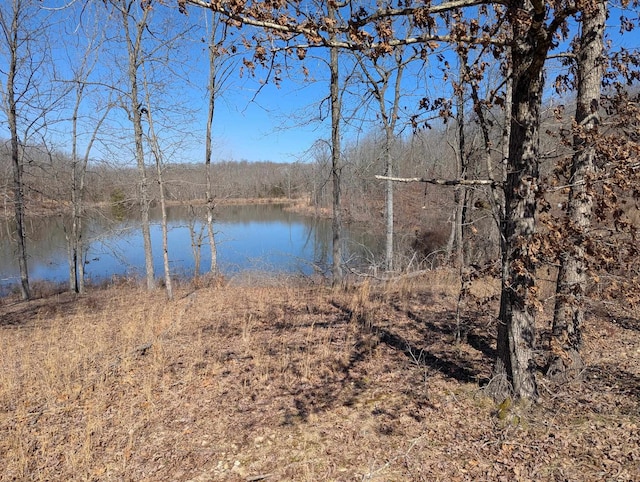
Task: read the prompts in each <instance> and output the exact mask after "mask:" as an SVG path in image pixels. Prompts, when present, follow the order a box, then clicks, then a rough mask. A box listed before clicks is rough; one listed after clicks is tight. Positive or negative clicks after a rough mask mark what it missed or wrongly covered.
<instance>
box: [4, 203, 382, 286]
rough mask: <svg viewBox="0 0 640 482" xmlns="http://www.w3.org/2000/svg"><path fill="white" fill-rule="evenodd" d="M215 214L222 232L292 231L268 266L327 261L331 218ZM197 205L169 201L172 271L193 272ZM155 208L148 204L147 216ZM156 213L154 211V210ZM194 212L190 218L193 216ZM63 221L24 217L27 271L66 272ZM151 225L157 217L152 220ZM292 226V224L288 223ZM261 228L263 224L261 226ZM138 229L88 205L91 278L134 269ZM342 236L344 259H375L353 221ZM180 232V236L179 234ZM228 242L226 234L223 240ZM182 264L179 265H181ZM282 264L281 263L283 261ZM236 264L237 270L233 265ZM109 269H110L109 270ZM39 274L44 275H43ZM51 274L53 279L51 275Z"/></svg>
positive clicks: (8, 248) (11, 265) (320, 266)
mask: <svg viewBox="0 0 640 482" xmlns="http://www.w3.org/2000/svg"><path fill="white" fill-rule="evenodd" d="M216 211H217V214H218V216H217V218H216V220H215V222H214V224H217V226H218V229H220V230H222V231H224V230H225V226H227V227H228V226H230V225H248V224H260V225H263V226H264V225H269V224H273V229H274V230H276V231H274V235H276V234H275V233H276V232H277V230H278V229H283V228H284V229H287V227H288V229H289V230H290V231H291V233H293V232H294V231H295V232H296V234H295V236H294V237H296V239H294V240H293V245H294V252H292V253H288V252H284V251H281V252H279V253H273V254H274V260H277V261H272V262H271V264H272V265H271V266H269V261H268V260H264V263H258V260H254V261H255V262H256V263H257V264H256V266H259V265H263V266H264V267H265V268H266V269H268V270H281V269H285V270H289V269H291V270H293V271H295V270H302V271H303V272H305V273H313V272H322V273H325V272H327V271H328V269H329V268H330V265H331V240H332V236H331V222H330V220H328V219H324V218H312V217H305V216H302V215H299V214H296V213H291V212H288V211H285V210H283V209H282V205H231V206H220V207H219V208H218V209H217V210H216ZM199 213H200V211H199V210H198V208H196V209H195V210H194V212H191V209H190V207H189V206H173V207H170V208H169V210H168V218H169V224H170V226H171V229H172V230H173V231H174V233H175V234H176V235H178V234H179V233H180V232H181V230H182V229H184V230H185V233H186V235H185V236H183V237H181V241H179V242H177V243H182V244H180V245H174V246H171V245H170V247H169V249H170V251H171V252H173V253H174V255H177V256H179V257H180V259H176V260H175V269H176V272H179V273H181V274H184V275H185V276H191V275H192V274H193V271H192V268H193V264H194V263H193V260H192V259H191V258H192V256H193V252H192V249H190V248H191V247H190V246H189V243H190V242H192V240H191V238H190V236H189V235H188V232H189V230H193V231H194V232H195V233H196V234H197V233H198V232H199V229H200V227H201V226H202V225H203V224H204V223H205V222H206V219H205V217H204V211H202V214H203V215H202V216H199ZM155 214H156V210H155V209H152V211H151V215H152V220H153V219H154V215H155ZM157 214H158V215H159V214H160V213H159V210H157ZM194 216H195V219H194ZM64 221H65V219H64V218H63V217H62V216H51V217H41V218H33V219H29V220H28V222H27V226H26V227H27V240H28V243H29V252H30V260H31V264H30V267H29V268H30V271H32V272H36V270H37V272H38V273H39V275H40V276H43V275H42V273H47V272H51V273H52V274H51V275H49V276H53V277H56V276H57V275H56V274H55V272H54V270H53V269H54V268H55V267H58V271H61V272H62V278H61V281H64V280H65V279H66V278H65V276H68V273H67V272H66V271H62V268H60V267H64V268H65V269H66V263H67V247H66V238H65V232H64ZM10 223H11V221H5V223H3V224H4V225H3V226H2V229H0V278H7V277H12V276H16V275H17V273H18V266H17V262H16V257H15V253H14V249H13V247H12V245H11V239H10V233H11V232H12V230H11V226H10ZM152 224H153V225H154V227H153V229H155V227H157V226H155V225H157V224H158V222H154V221H152ZM294 226H297V228H294ZM264 229H266V230H267V232H268V231H269V230H270V227H269V226H264ZM139 234H140V221H139V213H137V212H135V211H133V212H128V213H127V215H126V216H125V217H124V218H123V219H114V218H113V216H112V212H111V210H110V209H105V210H101V211H100V210H92V211H91V212H90V213H89V214H88V216H87V218H86V220H85V222H84V223H83V239H84V242H85V246H87V247H88V255H87V259H86V260H84V261H86V262H88V266H87V274H88V276H89V277H92V278H93V279H94V280H97V279H99V278H100V277H109V276H111V274H114V273H115V274H127V273H136V272H138V269H137V268H136V266H134V264H135V263H137V261H134V260H133V258H132V256H133V255H132V252H133V251H135V250H137V249H138V246H137V243H138V241H139ZM345 234H347V237H346V239H345V241H344V243H345V244H344V248H345V250H344V252H345V256H346V257H347V261H349V262H350V263H352V264H357V265H361V264H362V263H363V262H364V261H370V260H372V259H379V255H380V251H379V249H378V247H379V245H380V243H379V242H378V241H375V239H377V238H376V237H375V236H373V234H372V233H368V232H366V231H365V230H358V229H357V227H355V226H350V227H348V229H347V232H346V233H345ZM180 236H182V235H180ZM229 242H231V243H232V242H233V240H232V239H228V240H226V241H224V242H223V245H224V244H225V243H229ZM202 255H203V256H202V259H201V260H200V261H201V263H206V262H207V259H206V253H205V252H203V253H202ZM252 255H253V253H248V254H247V258H251V257H252ZM107 258H109V259H111V260H112V261H111V266H107V263H108V262H107ZM234 262H235V260H230V261H227V262H226V264H229V263H231V264H233V263H234ZM182 264H185V266H184V267H182ZM285 265H286V266H285ZM238 268H239V269H242V268H241V267H240V266H238ZM111 270H112V271H111ZM45 276H47V275H46V274H45ZM56 279H57V278H56Z"/></svg>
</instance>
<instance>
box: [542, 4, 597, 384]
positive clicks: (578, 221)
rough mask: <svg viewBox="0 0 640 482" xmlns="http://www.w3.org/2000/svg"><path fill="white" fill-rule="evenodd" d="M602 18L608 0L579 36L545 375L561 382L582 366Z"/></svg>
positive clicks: (589, 13)
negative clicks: (562, 241) (564, 245)
mask: <svg viewBox="0 0 640 482" xmlns="http://www.w3.org/2000/svg"><path fill="white" fill-rule="evenodd" d="M606 18H607V8H606V2H603V1H598V2H596V3H595V5H593V6H592V8H590V9H588V10H586V11H583V12H582V35H581V39H580V46H579V48H578V52H577V54H578V55H577V63H578V65H577V80H578V92H577V105H576V115H575V121H576V124H577V126H578V129H580V132H578V134H577V135H576V136H575V137H574V140H573V145H574V149H575V153H574V156H573V164H572V166H571V179H570V180H569V184H570V186H571V187H570V190H569V201H568V205H567V224H568V226H569V229H570V231H569V239H570V242H569V243H568V250H567V251H565V252H563V253H561V255H560V268H559V272H558V281H557V286H556V303H555V309H554V316H553V328H552V336H551V347H550V351H551V360H550V366H549V370H548V375H550V376H551V377H553V378H556V379H562V380H570V379H574V378H576V377H579V376H580V374H581V372H582V369H583V368H584V364H583V362H582V358H581V357H580V346H581V326H582V323H583V321H584V293H585V288H586V283H587V272H586V271H587V268H586V263H585V248H584V243H583V241H584V238H585V236H586V235H588V230H589V228H590V226H591V211H592V204H593V202H592V196H591V193H590V192H589V176H590V175H591V173H592V172H593V165H594V163H593V160H594V157H595V148H594V146H593V145H592V143H591V142H590V140H589V138H588V136H589V132H590V131H593V130H594V129H596V128H597V125H598V122H599V116H598V106H599V105H600V89H601V85H602V75H603V66H602V55H603V52H604V26H605V21H606Z"/></svg>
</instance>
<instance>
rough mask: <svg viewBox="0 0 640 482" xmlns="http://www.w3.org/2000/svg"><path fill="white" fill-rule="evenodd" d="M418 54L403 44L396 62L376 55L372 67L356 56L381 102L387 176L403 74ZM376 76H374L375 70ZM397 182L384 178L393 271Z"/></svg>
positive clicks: (387, 257)
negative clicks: (388, 95)
mask: <svg viewBox="0 0 640 482" xmlns="http://www.w3.org/2000/svg"><path fill="white" fill-rule="evenodd" d="M416 57H417V54H415V53H414V54H413V55H409V56H408V57H406V56H405V48H404V47H403V46H401V47H398V48H396V49H395V50H394V51H393V62H392V63H390V65H385V62H384V60H385V59H384V58H380V57H373V59H370V60H371V65H372V69H369V68H368V66H367V65H366V61H367V57H365V56H363V55H360V54H359V53H358V52H356V58H357V60H358V64H359V66H360V69H361V70H362V72H363V74H364V75H365V78H366V79H367V82H368V85H369V89H370V91H371V92H372V94H373V97H374V98H375V100H376V101H377V103H378V109H379V114H380V122H381V124H382V128H383V131H384V140H383V148H382V157H383V159H384V169H385V176H387V177H393V176H394V175H395V166H394V164H395V163H394V158H393V146H394V144H395V143H396V141H397V137H398V134H399V132H398V119H399V118H400V99H401V96H402V94H404V93H406V89H405V88H403V83H402V81H403V74H404V72H405V70H406V68H407V66H408V64H409V63H410V62H412V61H413V60H415V59H416ZM372 70H373V71H375V74H376V75H377V78H376V77H374V73H373V72H372ZM392 81H393V84H392V85H393V90H392V92H391V98H390V99H389V98H387V92H388V90H389V87H390V85H391V82H392ZM393 186H394V182H393V181H391V180H387V181H385V267H386V269H387V271H392V270H393V257H394V249H393V234H394V214H393V208H394V201H393V190H394V188H393Z"/></svg>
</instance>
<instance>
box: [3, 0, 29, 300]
mask: <svg viewBox="0 0 640 482" xmlns="http://www.w3.org/2000/svg"><path fill="white" fill-rule="evenodd" d="M20 12H21V10H20V6H19V5H18V4H16V3H15V2H14V5H13V11H12V13H13V17H12V19H11V28H10V30H9V32H7V33H8V35H9V38H8V39H7V40H8V45H7V47H8V48H9V51H10V60H9V68H8V71H7V91H6V100H5V102H6V103H7V106H6V107H7V122H8V124H9V133H10V135H11V163H12V166H13V205H14V214H15V220H16V234H17V243H18V266H19V268H20V295H21V297H22V299H23V300H28V299H30V298H31V289H30V287H29V269H28V267H27V236H26V232H25V209H24V183H23V180H22V172H23V166H22V159H21V157H20V156H21V152H20V142H19V140H18V111H17V105H16V87H15V85H16V84H15V81H16V75H17V69H18V46H19V43H20V40H19V38H18V28H19V25H18V22H19V18H20Z"/></svg>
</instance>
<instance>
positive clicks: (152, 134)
mask: <svg viewBox="0 0 640 482" xmlns="http://www.w3.org/2000/svg"><path fill="white" fill-rule="evenodd" d="M142 80H143V86H144V98H145V104H146V107H143V108H142V109H141V110H144V111H145V112H146V114H147V122H148V123H149V133H148V139H149V145H150V147H151V153H152V154H153V159H154V160H155V165H156V175H157V179H158V187H159V189H160V210H161V213H162V221H161V223H160V224H161V229H162V264H163V267H164V284H165V290H166V292H167V299H169V300H172V299H173V284H172V282H171V269H170V266H169V239H168V227H167V200H166V196H165V183H164V179H163V176H162V170H163V168H164V162H163V159H162V150H161V148H160V142H159V141H158V136H157V135H156V131H155V129H154V126H153V115H152V105H151V95H150V93H149V83H148V82H147V75H146V71H145V68H144V64H143V65H142Z"/></svg>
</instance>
